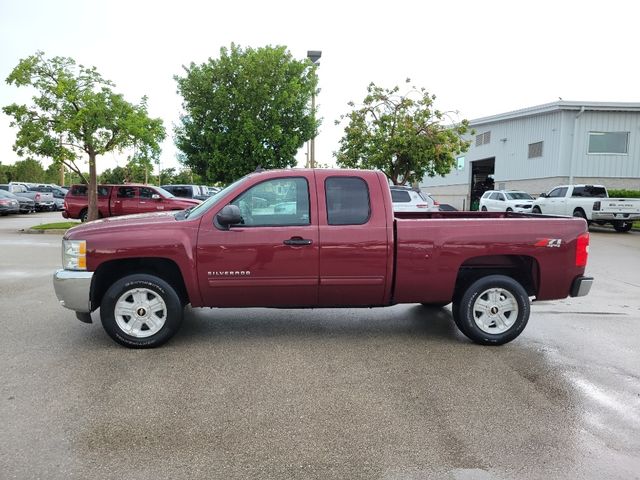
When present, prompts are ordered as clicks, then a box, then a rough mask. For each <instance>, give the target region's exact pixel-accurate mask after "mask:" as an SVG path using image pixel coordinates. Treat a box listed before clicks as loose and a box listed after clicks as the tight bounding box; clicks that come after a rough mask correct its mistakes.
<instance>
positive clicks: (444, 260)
mask: <svg viewBox="0 0 640 480" xmlns="http://www.w3.org/2000/svg"><path fill="white" fill-rule="evenodd" d="M394 228H395V236H396V269H395V272H396V278H395V288H394V298H393V301H394V302H396V303H409V302H424V303H429V302H432V303H446V302H448V301H451V298H450V297H451V292H452V291H454V286H455V285H456V282H457V281H458V280H459V278H460V277H459V276H460V275H461V272H462V274H464V272H465V271H466V270H469V269H482V270H485V271H492V270H496V271H498V270H504V269H514V270H517V271H528V272H530V281H529V283H530V291H531V292H536V293H535V297H536V299H538V300H548V299H552V298H563V297H565V296H568V295H569V293H570V288H571V284H572V282H573V279H574V278H575V277H577V276H579V275H580V274H581V273H582V269H581V268H579V267H576V266H575V263H576V262H575V255H576V254H575V252H576V241H577V240H576V239H577V238H578V237H579V236H580V235H582V234H584V233H586V232H587V224H586V222H585V221H584V220H583V219H580V218H568V217H551V216H540V215H530V214H519V213H511V212H509V213H506V212H433V213H426V212H425V213H418V214H414V213H400V214H395V227H394ZM541 279H544V281H542V280H541ZM531 295H532V296H534V294H533V293H532V294H531Z"/></svg>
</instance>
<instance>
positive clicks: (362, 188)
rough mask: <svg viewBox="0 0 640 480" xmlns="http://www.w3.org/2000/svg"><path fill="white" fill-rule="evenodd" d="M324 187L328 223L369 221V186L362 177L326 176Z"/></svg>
mask: <svg viewBox="0 0 640 480" xmlns="http://www.w3.org/2000/svg"><path fill="white" fill-rule="evenodd" d="M324 188H325V194H326V202H327V223H328V224H329V225H363V224H365V223H367V222H368V221H369V217H370V216H371V206H370V203H369V188H368V187H367V183H366V182H365V181H364V180H363V179H362V178H359V177H331V178H327V179H326V180H325V184H324Z"/></svg>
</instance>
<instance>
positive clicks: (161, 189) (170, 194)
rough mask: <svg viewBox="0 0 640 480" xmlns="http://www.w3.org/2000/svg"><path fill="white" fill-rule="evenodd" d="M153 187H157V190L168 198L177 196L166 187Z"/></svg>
mask: <svg viewBox="0 0 640 480" xmlns="http://www.w3.org/2000/svg"><path fill="white" fill-rule="evenodd" d="M153 188H155V189H156V191H157V192H158V193H159V194H160V195H162V196H163V197H166V198H173V197H175V195H174V194H173V193H171V192H168V191H166V190H165V189H164V188H162V187H153Z"/></svg>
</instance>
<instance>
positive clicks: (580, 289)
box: [571, 277, 593, 297]
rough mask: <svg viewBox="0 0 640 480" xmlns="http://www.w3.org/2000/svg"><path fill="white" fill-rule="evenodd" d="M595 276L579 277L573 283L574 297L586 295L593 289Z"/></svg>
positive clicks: (572, 294) (572, 292)
mask: <svg viewBox="0 0 640 480" xmlns="http://www.w3.org/2000/svg"><path fill="white" fill-rule="evenodd" d="M592 284H593V277H577V278H576V279H575V280H574V281H573V284H572V285H571V296H572V297H584V296H585V295H587V294H588V293H589V291H590V290H591V285H592Z"/></svg>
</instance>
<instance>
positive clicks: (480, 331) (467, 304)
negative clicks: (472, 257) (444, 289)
mask: <svg viewBox="0 0 640 480" xmlns="http://www.w3.org/2000/svg"><path fill="white" fill-rule="evenodd" d="M530 310H531V308H530V304H529V296H528V295H527V292H526V291H525V289H524V288H522V285H520V284H519V283H518V282H517V281H516V280H514V279H513V278H511V277H507V276H505V275H489V276H486V277H483V278H480V279H478V280H476V281H475V282H473V283H472V284H471V285H470V286H469V287H468V288H467V289H466V290H465V291H464V293H463V294H462V296H459V297H458V298H457V299H456V301H455V302H454V304H453V316H454V320H455V322H456V325H457V326H458V328H459V329H460V331H461V332H462V333H464V334H465V335H466V336H467V337H469V338H470V339H471V340H473V341H474V342H476V343H479V344H481V345H502V344H504V343H507V342H510V341H511V340H513V339H515V338H516V337H517V336H518V335H520V334H521V333H522V331H523V330H524V327H526V325H527V322H528V320H529V313H530Z"/></svg>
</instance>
